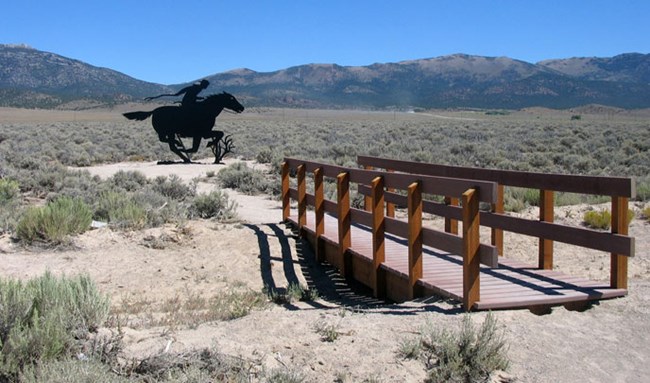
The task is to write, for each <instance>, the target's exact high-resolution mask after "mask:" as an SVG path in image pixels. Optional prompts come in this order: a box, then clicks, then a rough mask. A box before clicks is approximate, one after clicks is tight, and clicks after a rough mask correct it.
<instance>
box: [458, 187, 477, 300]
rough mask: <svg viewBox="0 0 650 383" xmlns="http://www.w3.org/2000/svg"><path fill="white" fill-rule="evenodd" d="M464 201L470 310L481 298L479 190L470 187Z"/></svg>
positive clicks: (465, 270)
mask: <svg viewBox="0 0 650 383" xmlns="http://www.w3.org/2000/svg"><path fill="white" fill-rule="evenodd" d="M462 201H463V307H464V308H465V310H466V311H470V310H471V309H472V306H474V303H476V302H477V301H479V300H480V299H481V283H480V280H481V276H480V260H481V259H480V256H479V245H480V240H479V225H480V222H479V200H478V191H477V190H476V189H469V190H467V191H466V192H465V193H463V196H462Z"/></svg>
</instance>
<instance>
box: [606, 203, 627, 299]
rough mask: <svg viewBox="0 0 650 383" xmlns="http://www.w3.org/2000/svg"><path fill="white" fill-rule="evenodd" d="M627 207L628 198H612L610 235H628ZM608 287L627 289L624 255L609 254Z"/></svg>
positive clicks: (625, 258) (625, 259)
mask: <svg viewBox="0 0 650 383" xmlns="http://www.w3.org/2000/svg"><path fill="white" fill-rule="evenodd" d="M628 205H629V199H628V198H626V197H612V234H620V235H627V234H628V223H627V212H628V209H629V206H628ZM610 286H611V287H612V288H615V289H627V257H626V256H624V255H620V254H614V253H612V254H611V271H610Z"/></svg>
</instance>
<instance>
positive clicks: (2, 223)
mask: <svg viewBox="0 0 650 383" xmlns="http://www.w3.org/2000/svg"><path fill="white" fill-rule="evenodd" d="M20 214H21V202H20V187H19V184H18V182H16V181H13V180H9V179H5V178H0V234H2V233H4V232H11V231H13V230H14V229H15V227H16V224H17V222H18V219H19V218H20Z"/></svg>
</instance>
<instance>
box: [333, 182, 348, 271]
mask: <svg viewBox="0 0 650 383" xmlns="http://www.w3.org/2000/svg"><path fill="white" fill-rule="evenodd" d="M336 190H337V207H338V246H339V263H340V267H339V270H340V272H341V274H342V275H343V276H345V277H348V276H350V274H351V270H348V263H347V260H346V258H345V253H346V252H347V250H348V248H349V247H350V245H351V231H350V223H351V216H350V175H349V174H348V173H341V174H339V175H338V176H337V177H336Z"/></svg>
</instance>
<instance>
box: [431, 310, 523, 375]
mask: <svg viewBox="0 0 650 383" xmlns="http://www.w3.org/2000/svg"><path fill="white" fill-rule="evenodd" d="M422 345H423V348H424V353H425V354H427V360H428V366H427V367H428V369H429V371H428V375H429V379H430V381H431V382H479V381H486V380H487V378H488V377H489V375H490V373H492V372H493V371H497V370H506V369H507V368H508V366H509V364H510V362H509V360H508V357H507V355H506V352H507V344H506V341H505V339H504V334H503V331H501V330H499V328H498V326H497V321H496V319H495V318H494V316H493V315H492V313H489V314H488V315H487V316H486V318H485V321H484V322H483V324H482V325H481V326H480V328H478V329H476V328H475V326H474V324H473V323H472V320H471V318H470V316H469V315H465V316H464V317H463V321H462V323H461V326H460V329H459V330H458V331H449V330H447V329H428V331H427V333H426V334H425V337H424V339H423V341H422Z"/></svg>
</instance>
